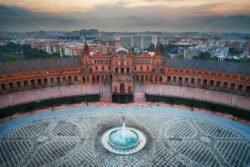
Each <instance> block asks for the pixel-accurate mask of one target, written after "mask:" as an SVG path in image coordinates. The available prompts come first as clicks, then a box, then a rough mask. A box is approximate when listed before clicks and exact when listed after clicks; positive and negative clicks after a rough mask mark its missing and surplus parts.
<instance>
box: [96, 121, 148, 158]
mask: <svg viewBox="0 0 250 167" xmlns="http://www.w3.org/2000/svg"><path fill="white" fill-rule="evenodd" d="M101 142H102V144H103V146H104V147H105V148H106V149H107V150H109V151H110V152H112V153H115V154H121V155H128V154H132V153H135V152H138V151H139V150H141V149H142V148H143V147H144V146H145V144H146V136H145V135H144V134H143V133H142V132H141V131H140V130H138V129H135V128H131V127H127V126H126V124H125V118H124V117H123V118H122V126H121V127H117V128H112V129H109V130H107V131H106V132H104V134H103V135H102V137H101Z"/></svg>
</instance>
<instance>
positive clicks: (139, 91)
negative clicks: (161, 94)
mask: <svg viewBox="0 0 250 167" xmlns="http://www.w3.org/2000/svg"><path fill="white" fill-rule="evenodd" d="M143 90H144V88H143V84H141V83H134V102H145V94H144V91H143Z"/></svg>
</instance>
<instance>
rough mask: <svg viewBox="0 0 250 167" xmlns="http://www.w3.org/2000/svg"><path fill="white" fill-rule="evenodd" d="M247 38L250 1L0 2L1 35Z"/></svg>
mask: <svg viewBox="0 0 250 167" xmlns="http://www.w3.org/2000/svg"><path fill="white" fill-rule="evenodd" d="M84 28H97V29H99V30H103V31H122V32H123V31H128V32H131V31H136V32H142V31H162V32H240V33H250V0H56V1H55V0H54V1H53V0H0V31H39V30H43V31H51V30H56V31H73V30H80V29H84Z"/></svg>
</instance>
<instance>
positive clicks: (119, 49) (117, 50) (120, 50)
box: [115, 47, 128, 53]
mask: <svg viewBox="0 0 250 167" xmlns="http://www.w3.org/2000/svg"><path fill="white" fill-rule="evenodd" d="M115 52H116V53H118V52H126V53H128V50H127V49H125V48H124V47H120V48H118V49H116V51H115Z"/></svg>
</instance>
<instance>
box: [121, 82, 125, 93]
mask: <svg viewBox="0 0 250 167" xmlns="http://www.w3.org/2000/svg"><path fill="white" fill-rule="evenodd" d="M120 92H121V93H125V84H124V83H121V84H120Z"/></svg>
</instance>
